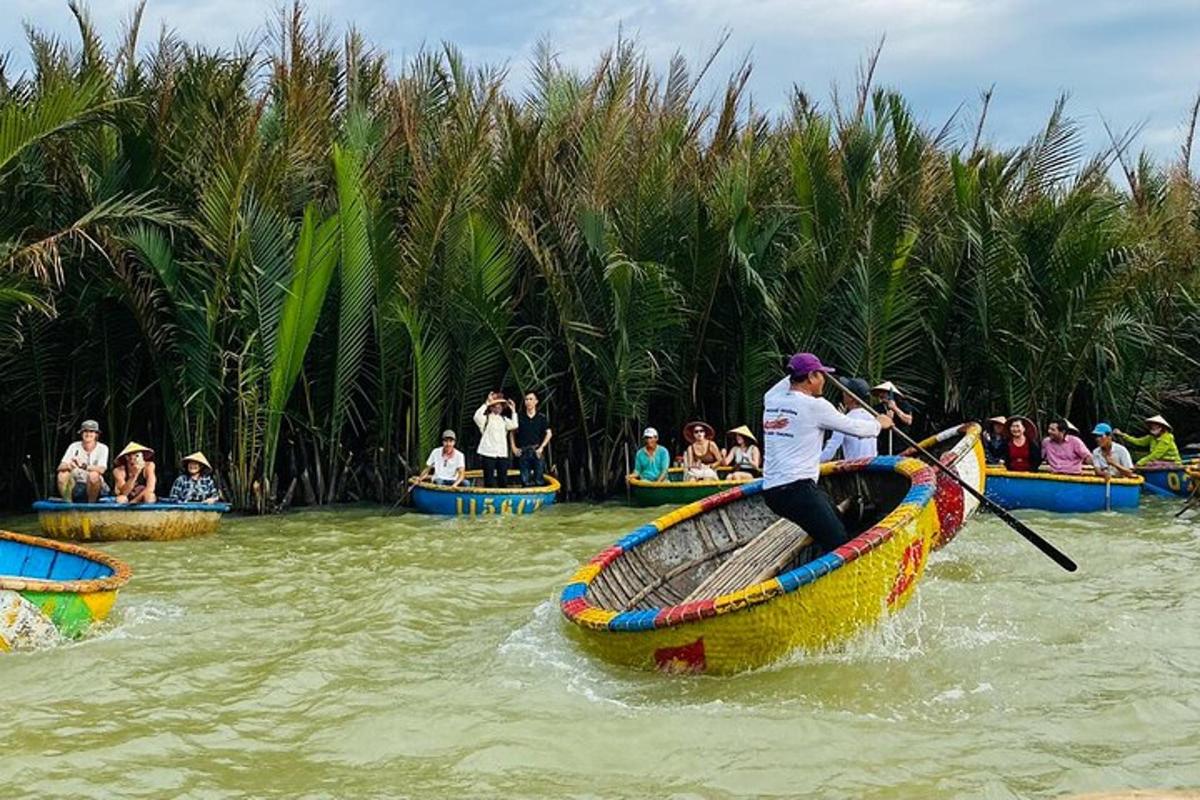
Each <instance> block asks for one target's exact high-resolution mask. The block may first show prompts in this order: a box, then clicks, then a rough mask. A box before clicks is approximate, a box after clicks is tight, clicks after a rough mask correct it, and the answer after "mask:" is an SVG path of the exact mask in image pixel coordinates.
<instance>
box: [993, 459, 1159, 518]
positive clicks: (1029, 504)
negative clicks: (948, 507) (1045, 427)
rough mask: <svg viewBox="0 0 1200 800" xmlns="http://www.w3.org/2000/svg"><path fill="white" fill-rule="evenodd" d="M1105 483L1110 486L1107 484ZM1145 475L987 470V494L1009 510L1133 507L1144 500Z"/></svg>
mask: <svg viewBox="0 0 1200 800" xmlns="http://www.w3.org/2000/svg"><path fill="white" fill-rule="evenodd" d="M1105 483H1108V484H1109V486H1108V487H1107V488H1106V487H1105ZM1142 483H1143V479H1142V478H1141V477H1140V476H1139V477H1137V478H1128V479H1127V478H1113V479H1112V480H1110V481H1107V482H1106V481H1105V480H1104V479H1103V478H1094V477H1090V476H1081V475H1056V474H1054V473H1051V472H1009V471H1008V470H1003V469H989V470H988V471H987V496H988V499H989V500H991V501H993V502H995V503H996V504H997V505H999V506H1000V507H1001V508H1004V509H1007V510H1009V511H1015V510H1017V509H1022V508H1028V509H1037V510H1039V511H1053V512H1055V513H1059V514H1087V513H1090V512H1093V511H1105V510H1107V509H1112V510H1114V511H1118V510H1120V511H1131V510H1134V509H1136V508H1137V507H1138V503H1139V502H1140V500H1141V495H1142V491H1141V488H1142Z"/></svg>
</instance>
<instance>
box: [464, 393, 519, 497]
mask: <svg viewBox="0 0 1200 800" xmlns="http://www.w3.org/2000/svg"><path fill="white" fill-rule="evenodd" d="M516 412H517V404H516V403H514V402H513V401H512V400H506V399H504V394H503V393H502V392H488V396H487V400H484V401H483V405H481V406H480V407H479V408H478V409H476V411H475V417H474V419H475V424H476V425H477V426H478V427H479V448H478V449H477V450H476V452H477V453H479V457H480V460H481V461H483V485H484V487H485V488H487V489H506V488H508V432H509V431H515V430H516V429H517V414H516Z"/></svg>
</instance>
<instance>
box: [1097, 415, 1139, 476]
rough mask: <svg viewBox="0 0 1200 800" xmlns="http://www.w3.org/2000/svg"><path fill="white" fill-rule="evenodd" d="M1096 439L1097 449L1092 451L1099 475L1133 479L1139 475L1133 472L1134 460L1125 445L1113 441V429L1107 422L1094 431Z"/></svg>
mask: <svg viewBox="0 0 1200 800" xmlns="http://www.w3.org/2000/svg"><path fill="white" fill-rule="evenodd" d="M1092 435H1093V436H1095V437H1096V444H1097V447H1096V449H1095V450H1093V451H1092V465H1093V466H1094V467H1095V468H1096V472H1097V473H1098V474H1099V475H1107V476H1108V477H1110V478H1132V477H1135V476H1136V475H1137V473H1136V472H1134V471H1133V458H1132V457H1131V456H1130V455H1129V451H1128V450H1126V449H1125V446H1124V445H1120V444H1117V443H1116V442H1114V441H1113V438H1112V435H1113V428H1112V426H1111V425H1109V424H1108V423H1107V422H1101V423H1100V424H1098V425H1097V426H1096V427H1095V428H1093V429H1092Z"/></svg>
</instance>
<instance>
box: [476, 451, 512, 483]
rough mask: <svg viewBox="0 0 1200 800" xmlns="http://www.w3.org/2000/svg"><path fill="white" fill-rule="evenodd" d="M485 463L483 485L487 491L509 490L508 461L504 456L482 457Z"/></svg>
mask: <svg viewBox="0 0 1200 800" xmlns="http://www.w3.org/2000/svg"><path fill="white" fill-rule="evenodd" d="M479 459H480V460H481V461H482V462H483V485H484V487H485V488H487V489H505V488H508V459H507V458H504V457H503V456H480V457H479Z"/></svg>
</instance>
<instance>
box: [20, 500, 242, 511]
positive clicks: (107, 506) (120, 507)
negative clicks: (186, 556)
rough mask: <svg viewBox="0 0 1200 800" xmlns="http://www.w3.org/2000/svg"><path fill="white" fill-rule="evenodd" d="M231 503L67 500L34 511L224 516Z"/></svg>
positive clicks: (47, 502)
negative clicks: (191, 512)
mask: <svg viewBox="0 0 1200 800" xmlns="http://www.w3.org/2000/svg"><path fill="white" fill-rule="evenodd" d="M230 508H231V506H230V505H229V503H134V504H132V505H131V504H129V503H70V502H67V501H66V500H57V499H53V498H52V499H48V500H37V501H35V502H34V504H33V510H34V511H37V512H38V513H39V514H40V513H41V512H43V511H139V512H150V511H202V512H211V513H216V514H224V513H226V512H228V511H229V510H230Z"/></svg>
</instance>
